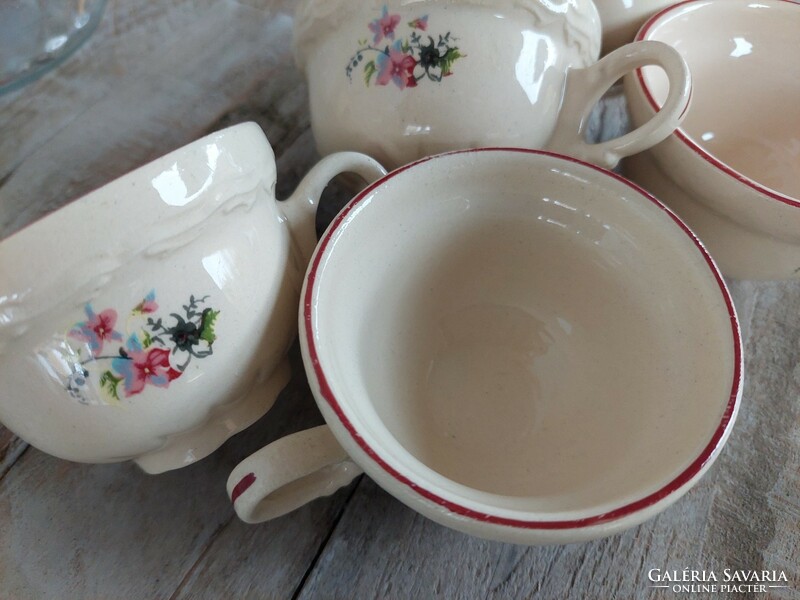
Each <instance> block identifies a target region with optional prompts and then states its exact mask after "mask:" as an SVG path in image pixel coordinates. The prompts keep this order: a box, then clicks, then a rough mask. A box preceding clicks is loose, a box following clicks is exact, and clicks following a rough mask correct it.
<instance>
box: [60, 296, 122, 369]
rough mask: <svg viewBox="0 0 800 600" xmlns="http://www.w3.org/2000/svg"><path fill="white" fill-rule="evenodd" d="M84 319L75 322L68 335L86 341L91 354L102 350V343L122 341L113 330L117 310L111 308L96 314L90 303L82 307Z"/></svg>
mask: <svg viewBox="0 0 800 600" xmlns="http://www.w3.org/2000/svg"><path fill="white" fill-rule="evenodd" d="M84 312H85V313H86V319H87V320H86V321H83V322H82V323H77V324H76V325H75V327H74V328H73V329H72V330H71V331H70V332H69V336H70V337H72V338H75V339H76V340H80V341H82V342H86V343H87V344H88V345H89V349H90V350H91V351H92V355H93V356H97V355H98V354H100V353H101V352H102V351H103V343H104V342H108V341H122V334H121V333H120V332H118V331H115V330H114V326H115V325H116V324H117V311H115V310H114V309H113V308H109V309H107V310H104V311H103V312H101V313H99V314H97V313H95V312H94V310H93V309H92V305H91V304H87V305H86V306H85V307H84Z"/></svg>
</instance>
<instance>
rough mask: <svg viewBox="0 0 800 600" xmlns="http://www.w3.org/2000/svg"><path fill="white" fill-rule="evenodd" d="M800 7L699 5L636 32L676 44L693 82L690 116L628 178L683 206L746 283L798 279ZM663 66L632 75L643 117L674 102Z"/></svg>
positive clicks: (697, 0)
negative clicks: (669, 98)
mask: <svg viewBox="0 0 800 600" xmlns="http://www.w3.org/2000/svg"><path fill="white" fill-rule="evenodd" d="M799 31H800V5H798V4H796V3H794V2H788V1H783V0H763V1H759V2H750V1H749V0H691V1H689V2H682V3H680V4H677V5H675V6H673V7H671V8H669V9H667V10H665V11H663V12H661V13H660V14H658V15H656V16H654V17H653V18H652V19H651V20H649V21H648V23H647V24H646V25H645V26H644V27H643V28H642V30H641V31H640V32H639V35H638V39H640V40H646V41H653V40H657V41H663V42H666V43H669V44H672V45H674V46H675V48H677V49H678V50H679V51H680V52H681V54H682V55H683V57H684V58H685V59H686V61H687V62H688V63H689V65H690V66H691V69H692V72H693V73H694V81H695V85H694V88H693V92H692V105H691V108H690V109H689V110H688V111H687V114H686V120H685V121H684V123H683V125H682V126H681V128H680V129H678V130H677V131H676V132H675V133H674V134H673V135H672V136H670V137H669V138H668V139H667V140H665V141H664V142H662V143H661V144H659V145H658V146H655V147H654V148H652V149H651V150H649V151H648V152H646V153H643V154H641V155H639V156H637V157H633V158H631V159H629V160H628V162H627V163H626V165H625V169H626V173H627V174H628V175H629V176H630V177H631V178H632V179H633V180H635V181H636V182H637V183H639V184H640V185H642V186H643V187H644V188H646V189H647V190H649V191H650V192H652V193H653V194H655V195H656V196H657V197H658V198H659V199H661V200H663V201H664V202H666V203H667V204H668V205H669V206H670V208H672V209H673V210H675V211H676V212H677V213H678V214H679V215H680V216H681V218H683V219H684V220H685V221H686V222H687V223H688V224H689V226H690V227H691V228H692V229H693V230H694V231H695V232H696V233H697V234H698V235H699V236H700V238H701V239H702V240H703V242H704V243H705V244H706V245H707V247H708V249H709V250H710V252H711V254H712V255H713V256H714V258H715V260H716V261H717V262H718V263H719V265H720V268H721V269H722V271H723V273H725V275H727V276H729V277H735V278H738V279H789V278H797V277H798V276H800V103H799V102H798V98H800V63H798V62H797V60H795V56H797V55H798V53H800V37H799V36H798V32H799ZM666 88H667V83H666V81H665V80H664V78H663V77H661V75H660V73H657V72H654V71H652V70H651V69H649V68H645V69H643V70H642V71H640V72H639V73H637V74H636V75H630V76H629V77H627V78H626V81H625V90H626V96H627V99H628V105H629V107H630V110H631V115H632V118H633V122H634V123H635V124H638V123H644V122H647V121H648V120H649V119H650V118H651V116H652V115H653V114H654V111H655V110H656V109H657V108H658V107H659V106H660V105H661V103H662V102H663V101H664V100H665V98H666Z"/></svg>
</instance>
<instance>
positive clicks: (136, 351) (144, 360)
mask: <svg viewBox="0 0 800 600" xmlns="http://www.w3.org/2000/svg"><path fill="white" fill-rule="evenodd" d="M127 348H128V349H127V351H123V354H122V355H120V356H119V357H118V358H115V359H114V360H113V362H112V363H111V367H112V368H113V369H114V371H116V372H117V373H119V375H121V376H122V379H123V389H124V390H125V396H135V395H136V394H138V393H139V392H141V391H142V390H143V389H144V387H145V386H146V385H154V386H156V387H162V388H165V387H168V386H169V382H170V381H172V380H173V379H177V378H178V377H180V376H181V374H182V373H181V372H180V371H177V370H176V369H173V368H172V365H171V364H170V362H169V350H166V349H164V348H150V349H149V350H144V349H143V348H142V346H141V344H140V343H139V340H138V338H136V336H131V338H130V339H129V340H128V344H127Z"/></svg>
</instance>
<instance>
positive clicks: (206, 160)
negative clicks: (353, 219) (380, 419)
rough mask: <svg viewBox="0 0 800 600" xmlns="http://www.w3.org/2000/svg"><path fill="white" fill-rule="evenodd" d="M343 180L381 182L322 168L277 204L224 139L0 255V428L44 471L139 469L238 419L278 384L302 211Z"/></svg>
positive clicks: (194, 451)
mask: <svg viewBox="0 0 800 600" xmlns="http://www.w3.org/2000/svg"><path fill="white" fill-rule="evenodd" d="M347 168H353V169H354V170H356V171H359V172H360V173H362V174H363V175H365V176H370V175H371V176H373V177H377V176H379V175H380V174H381V172H382V170H381V169H380V168H379V167H377V165H376V164H375V163H374V162H372V161H371V160H370V159H367V158H366V157H361V156H360V155H344V156H342V155H337V156H335V157H333V161H326V162H324V163H321V164H320V165H318V167H317V168H316V169H315V170H314V171H312V173H311V174H309V176H308V178H307V179H306V180H305V181H304V183H303V184H302V185H301V187H300V188H299V189H298V192H297V193H296V194H295V196H293V197H292V198H291V199H290V200H289V201H287V202H286V203H283V204H279V203H277V202H276V200H275V196H274V190H275V180H276V170H275V160H274V156H273V154H272V149H271V148H270V146H269V143H268V142H267V140H266V138H265V137H264V134H263V133H262V132H261V130H260V129H259V128H258V126H257V125H255V124H252V123H250V124H244V125H239V126H236V127H232V128H230V129H226V130H224V131H221V132H219V133H216V134H213V135H211V136H208V137H206V138H203V139H202V140H199V141H197V142H194V143H192V144H190V145H189V146H186V147H184V148H182V149H180V150H177V151H175V152H173V153H171V154H169V155H167V156H165V157H163V158H161V159H159V160H156V161H155V162H153V163H150V164H148V165H146V166H144V167H142V168H140V169H138V170H136V171H134V172H133V173H130V174H129V175H126V176H125V177H122V178H121V179H118V180H116V181H114V182H112V183H110V184H108V185H107V186H105V187H103V188H101V189H99V190H97V191H95V192H93V193H91V194H89V195H88V196H85V197H84V198H82V199H80V200H78V201H76V202H74V203H72V204H70V205H68V206H67V207H66V208H63V209H62V210H60V211H57V212H56V213H53V214H51V215H49V216H47V217H46V218H44V219H42V220H41V221H38V222H37V223H34V224H33V225H31V226H29V227H28V228H26V229H23V230H21V231H19V232H17V233H16V234H14V235H12V236H11V237H10V238H8V239H6V240H4V241H3V242H1V243H0V273H2V277H1V278H0V380H2V381H3V396H2V400H0V420H2V422H3V423H4V424H5V425H6V426H8V427H9V428H10V429H12V430H13V431H14V432H15V433H17V434H18V435H19V436H20V437H22V438H24V439H25V440H26V441H28V442H30V443H31V444H33V445H34V446H36V447H38V448H40V449H42V450H44V451H46V452H49V453H51V454H54V455H56V456H59V457H62V458H67V459H70V460H76V461H85V462H109V461H121V460H128V459H134V460H136V461H137V462H138V463H139V464H140V465H141V466H142V467H143V468H144V469H145V470H147V471H149V472H159V471H164V470H167V469H173V468H177V467H180V466H183V465H186V464H190V463H192V462H194V461H195V460H198V459H200V458H202V457H203V456H205V455H206V454H208V453H209V452H211V451H213V450H214V449H215V448H217V447H218V446H219V445H220V444H221V443H222V442H223V441H224V440H225V439H227V438H228V437H229V436H231V435H232V434H234V433H236V432H237V431H239V430H241V429H243V428H244V427H246V426H247V425H249V424H250V423H252V422H253V421H255V420H256V419H257V418H259V417H260V416H261V415H263V414H264V413H265V412H266V411H267V410H268V409H269V408H270V406H271V405H272V403H273V401H274V399H275V396H276V395H277V393H278V392H279V391H280V389H281V388H282V387H283V385H284V384H285V383H286V382H287V380H288V377H289V369H288V365H287V363H286V361H285V358H284V355H285V353H286V351H287V349H288V346H289V344H290V342H291V340H292V338H293V336H294V334H295V331H296V329H295V327H296V325H295V323H296V322H295V318H294V315H295V311H296V309H297V300H298V294H299V291H300V285H301V282H302V274H303V270H304V268H305V264H306V260H307V258H308V256H309V255H310V252H311V249H312V248H313V242H314V241H315V240H314V238H315V234H314V227H313V213H314V208H313V206H314V202H315V200H316V198H317V197H318V193H319V192H321V190H322V187H324V185H325V183H326V182H327V180H328V179H329V178H330V177H332V176H333V175H335V174H336V173H338V172H339V171H340V170H343V169H347ZM287 219H289V220H287ZM309 241H310V244H309Z"/></svg>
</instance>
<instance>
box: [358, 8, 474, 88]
mask: <svg viewBox="0 0 800 600" xmlns="http://www.w3.org/2000/svg"><path fill="white" fill-rule="evenodd" d="M400 20H401V19H400V15H393V14H390V13H389V9H388V8H387V7H386V6H385V5H384V7H383V10H382V12H381V16H380V17H379V18H377V19H375V20H374V21H372V22H371V23H369V24H368V27H369V30H370V31H371V32H372V42H371V43H370V42H369V40H368V39H363V40H359V41H358V46H359V48H358V50H356V52H355V54H353V56H352V57H351V58H350V61H349V62H348V64H347V67H346V68H345V72H346V73H347V77H348V78H349V79H351V80H352V79H353V71H354V70H356V69H358V68H359V67H360V66H362V65H363V67H362V69H363V77H364V83H366V84H367V86H369V85H370V84H371V83H372V82H373V80H374V82H375V84H376V85H389V84H390V83H392V84H394V85H396V86H397V87H398V88H400V89H401V90H404V89H406V88H412V87H417V84H418V83H419V82H420V81H422V80H423V79H429V80H430V81H436V82H440V81H442V79H444V78H445V77H448V76H449V75H452V74H453V72H452V67H453V63H454V62H456V61H457V60H458V59H460V58H464V56H465V55H464V54H461V52H460V51H459V49H458V46H456V45H455V42H456V41H458V40H457V38H455V37H453V36H451V35H450V32H449V31H448V32H447V33H445V34H444V35H441V34H439V36H438V40H434V38H433V36H431V35H427V34H426V35H422V34H420V32H427V31H428V15H423V16H421V17H417V18H415V19H412V20H411V21H408V22H407V23H406V26H407V27H408V28H409V29H410V30H411V33H410V35H409V36H408V37H405V38H402V39H395V36H396V34H397V28H398V26H399V25H400ZM381 43H384V46H383V48H381V47H380V46H379V44H381Z"/></svg>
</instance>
